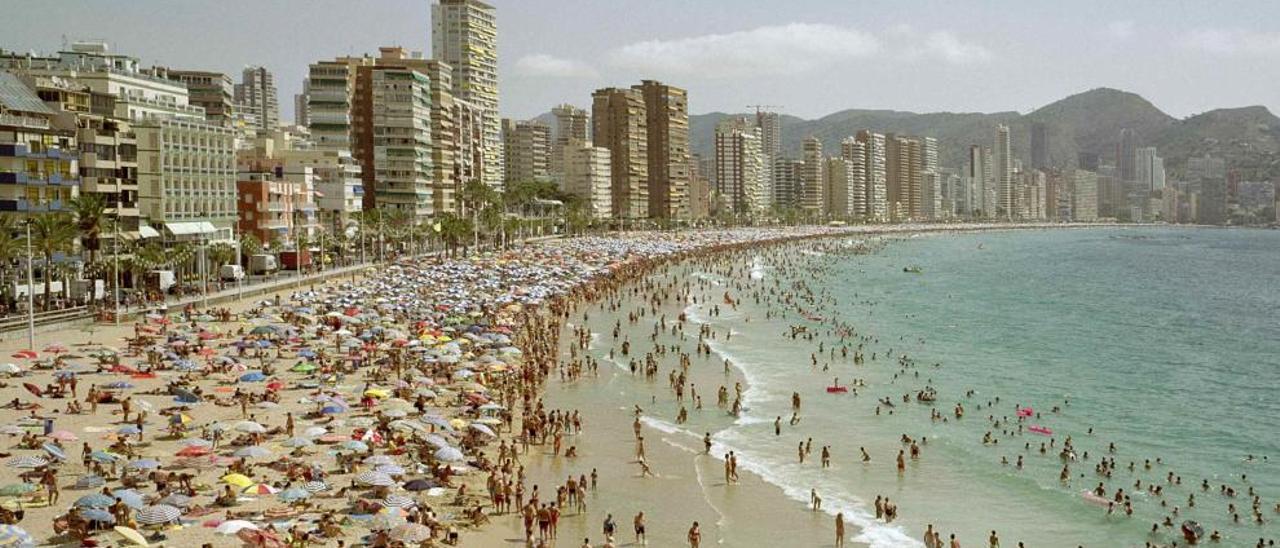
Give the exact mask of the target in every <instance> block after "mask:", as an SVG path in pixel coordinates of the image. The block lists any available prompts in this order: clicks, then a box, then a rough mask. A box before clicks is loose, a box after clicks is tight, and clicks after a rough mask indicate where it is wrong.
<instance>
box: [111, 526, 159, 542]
mask: <svg viewBox="0 0 1280 548" xmlns="http://www.w3.org/2000/svg"><path fill="white" fill-rule="evenodd" d="M113 530H114V531H115V532H116V534H118V535H120V536H122V537H124V539H125V540H127V541H129V542H132V543H134V544H136V545H138V546H143V547H145V546H150V544H147V539H146V538H145V537H143V536H142V533H139V532H138V531H137V530H136V529H132V528H129V527H122V526H119V525H117V526H115V528H114V529H113Z"/></svg>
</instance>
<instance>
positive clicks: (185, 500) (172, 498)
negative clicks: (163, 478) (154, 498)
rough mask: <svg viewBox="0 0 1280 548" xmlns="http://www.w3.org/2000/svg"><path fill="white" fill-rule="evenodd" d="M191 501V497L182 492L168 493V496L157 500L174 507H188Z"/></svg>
mask: <svg viewBox="0 0 1280 548" xmlns="http://www.w3.org/2000/svg"><path fill="white" fill-rule="evenodd" d="M191 501H192V498H191V497H188V496H186V495H184V494H182V493H172V494H170V495H168V496H166V497H164V498H162V499H160V501H159V502H160V503H161V504H168V505H169V506H176V507H178V508H186V507H188V506H190V505H191Z"/></svg>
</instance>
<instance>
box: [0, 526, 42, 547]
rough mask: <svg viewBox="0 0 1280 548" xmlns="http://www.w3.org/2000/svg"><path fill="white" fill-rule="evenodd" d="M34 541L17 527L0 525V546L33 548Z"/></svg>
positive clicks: (28, 534) (23, 530)
mask: <svg viewBox="0 0 1280 548" xmlns="http://www.w3.org/2000/svg"><path fill="white" fill-rule="evenodd" d="M35 545H36V539H34V538H32V537H31V534H30V533H28V532H27V531H26V530H25V529H23V528H21V527H18V526H17V525H0V546H12V547H15V548H35Z"/></svg>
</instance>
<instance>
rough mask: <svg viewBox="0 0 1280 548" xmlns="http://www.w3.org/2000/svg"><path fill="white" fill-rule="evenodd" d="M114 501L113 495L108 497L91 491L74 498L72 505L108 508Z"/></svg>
mask: <svg viewBox="0 0 1280 548" xmlns="http://www.w3.org/2000/svg"><path fill="white" fill-rule="evenodd" d="M115 503H116V499H115V497H109V496H107V495H104V494H102V493H91V494H88V495H85V496H83V497H80V498H78V499H76V502H75V504H74V505H73V506H75V507H77V508H109V507H110V506H111V505H112V504H115Z"/></svg>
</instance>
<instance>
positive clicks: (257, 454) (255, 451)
mask: <svg viewBox="0 0 1280 548" xmlns="http://www.w3.org/2000/svg"><path fill="white" fill-rule="evenodd" d="M233 455H235V456H237V457H240V458H248V459H265V458H269V457H271V455H272V453H271V450H269V449H267V448H265V447H262V446H259V445H250V446H248V447H242V448H240V449H237V450H236V452H235V453H233Z"/></svg>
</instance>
